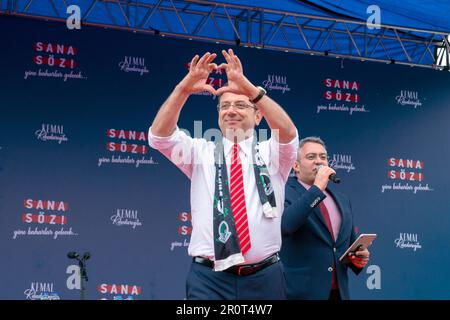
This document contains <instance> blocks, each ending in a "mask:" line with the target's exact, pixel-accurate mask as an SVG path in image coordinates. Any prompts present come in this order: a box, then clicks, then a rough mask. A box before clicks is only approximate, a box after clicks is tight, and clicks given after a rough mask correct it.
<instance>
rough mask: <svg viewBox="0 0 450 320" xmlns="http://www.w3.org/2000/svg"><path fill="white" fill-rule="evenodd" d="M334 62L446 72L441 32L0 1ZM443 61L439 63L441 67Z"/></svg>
mask: <svg viewBox="0 0 450 320" xmlns="http://www.w3.org/2000/svg"><path fill="white" fill-rule="evenodd" d="M70 5H78V6H79V7H80V9H81V17H82V19H81V21H82V25H91V26H97V27H103V28H114V29H122V30H128V31H132V32H143V33H151V34H154V35H157V36H168V37H176V38H185V39H189V40H200V41H211V42H215V43H223V44H228V45H240V46H245V47H254V48H260V49H262V48H264V49H272V50H281V51H285V52H296V53H304V54H312V55H325V56H330V57H337V58H348V59H358V60H363V61H365V60H367V61H377V62H384V63H397V64H404V65H410V66H419V67H427V68H434V69H441V70H443V69H445V70H448V69H449V62H450V58H449V57H450V43H449V36H448V33H444V32H438V31H433V30H422V29H415V28H404V27H398V26H390V25H380V26H378V27H372V26H369V25H367V23H366V22H365V21H356V20H348V19H340V18H335V17H329V16H316V15H309V14H301V13H295V12H287V11H282V10H273V9H266V8H258V7H249V6H244V5H236V4H227V3H221V2H218V1H206V0H78V1H77V0H0V13H1V14H5V15H11V16H22V17H30V18H37V19H45V20H55V21H61V22H64V23H65V21H66V18H67V17H68V16H69V14H68V13H67V12H66V10H67V7H68V6H70ZM443 61H444V62H445V63H442V62H443Z"/></svg>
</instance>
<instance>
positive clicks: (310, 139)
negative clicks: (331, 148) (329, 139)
mask: <svg viewBox="0 0 450 320" xmlns="http://www.w3.org/2000/svg"><path fill="white" fill-rule="evenodd" d="M308 142H313V143H318V144H320V145H322V146H323V147H324V148H325V150H327V147H326V145H325V142H323V140H322V139H320V138H319V137H314V136H311V137H306V138H303V139H301V140H300V142H299V144H298V150H300V149H301V148H302V147H303V146H304V145H305V144H306V143H308Z"/></svg>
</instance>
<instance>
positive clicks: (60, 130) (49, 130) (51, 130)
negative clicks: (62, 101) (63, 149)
mask: <svg viewBox="0 0 450 320" xmlns="http://www.w3.org/2000/svg"><path fill="white" fill-rule="evenodd" d="M34 134H35V135H36V138H37V139H38V140H41V141H56V142H58V143H59V144H61V143H63V142H67V141H68V139H67V136H66V134H65V133H64V126H63V125H57V124H48V123H43V124H42V127H41V129H38V130H36V132H35V133H34Z"/></svg>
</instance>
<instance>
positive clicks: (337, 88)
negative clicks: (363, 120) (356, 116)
mask: <svg viewBox="0 0 450 320" xmlns="http://www.w3.org/2000/svg"><path fill="white" fill-rule="evenodd" d="M323 85H324V87H325V91H324V93H323V98H324V99H325V103H322V104H320V105H318V106H317V113H320V112H322V111H336V112H346V113H348V114H350V115H352V114H353V113H355V112H369V110H367V109H366V107H365V105H364V104H361V97H360V95H359V92H360V89H361V85H360V84H359V83H358V82H356V81H352V80H339V79H331V78H327V79H325V80H324V81H323Z"/></svg>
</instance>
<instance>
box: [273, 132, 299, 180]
mask: <svg viewBox="0 0 450 320" xmlns="http://www.w3.org/2000/svg"><path fill="white" fill-rule="evenodd" d="M298 144H299V139H298V132H297V130H295V138H293V139H292V140H291V141H289V142H288V143H280V142H278V141H277V140H276V139H275V138H273V137H272V138H270V139H269V145H270V155H271V157H270V158H271V167H272V169H273V170H276V171H278V173H279V174H280V175H281V176H282V178H283V181H285V182H286V181H287V178H288V177H289V173H290V172H291V169H292V167H293V165H294V163H295V160H296V159H297V152H298Z"/></svg>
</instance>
